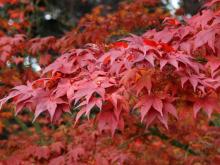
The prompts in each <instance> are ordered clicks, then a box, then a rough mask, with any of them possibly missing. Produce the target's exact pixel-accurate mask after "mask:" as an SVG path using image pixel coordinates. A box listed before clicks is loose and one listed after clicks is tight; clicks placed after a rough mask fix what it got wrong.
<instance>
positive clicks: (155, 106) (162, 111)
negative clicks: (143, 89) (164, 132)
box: [134, 95, 177, 128]
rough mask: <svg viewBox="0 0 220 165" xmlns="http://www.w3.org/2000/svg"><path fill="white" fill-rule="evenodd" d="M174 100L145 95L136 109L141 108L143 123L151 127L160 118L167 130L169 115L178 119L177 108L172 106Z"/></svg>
mask: <svg viewBox="0 0 220 165" xmlns="http://www.w3.org/2000/svg"><path fill="white" fill-rule="evenodd" d="M172 101H173V99H171V100H170V99H168V100H167V99H164V98H163V96H162V97H158V96H152V95H144V96H142V97H141V98H140V100H139V101H138V103H137V104H136V105H135V106H134V109H136V108H140V113H141V121H142V122H143V121H145V122H146V123H147V126H149V125H150V124H151V123H152V122H153V121H154V120H155V119H156V118H158V119H159V120H160V121H161V122H162V123H163V124H164V125H165V127H166V128H168V126H167V113H170V114H171V115H173V116H174V117H176V118H177V114H176V111H175V107H174V106H173V105H172V104H171V102H172Z"/></svg>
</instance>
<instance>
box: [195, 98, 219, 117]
mask: <svg viewBox="0 0 220 165" xmlns="http://www.w3.org/2000/svg"><path fill="white" fill-rule="evenodd" d="M201 108H203V109H204V110H205V112H206V113H207V114H208V117H209V118H210V117H211V114H212V112H213V110H214V109H215V110H218V111H219V108H220V106H219V101H218V99H216V98H213V97H205V98H201V99H196V101H195V103H194V105H193V111H194V117H196V116H197V113H198V112H199V110H200V109H201Z"/></svg>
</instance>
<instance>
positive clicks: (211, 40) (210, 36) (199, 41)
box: [194, 26, 220, 52]
mask: <svg viewBox="0 0 220 165" xmlns="http://www.w3.org/2000/svg"><path fill="white" fill-rule="evenodd" d="M219 32H220V26H217V27H212V28H209V29H207V30H202V31H200V32H199V33H197V34H196V35H195V42H194V49H197V48H199V47H201V46H203V45H205V44H206V43H207V44H208V46H209V47H210V48H211V49H212V50H213V51H214V52H215V40H216V35H217V34H219Z"/></svg>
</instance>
